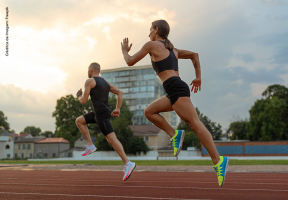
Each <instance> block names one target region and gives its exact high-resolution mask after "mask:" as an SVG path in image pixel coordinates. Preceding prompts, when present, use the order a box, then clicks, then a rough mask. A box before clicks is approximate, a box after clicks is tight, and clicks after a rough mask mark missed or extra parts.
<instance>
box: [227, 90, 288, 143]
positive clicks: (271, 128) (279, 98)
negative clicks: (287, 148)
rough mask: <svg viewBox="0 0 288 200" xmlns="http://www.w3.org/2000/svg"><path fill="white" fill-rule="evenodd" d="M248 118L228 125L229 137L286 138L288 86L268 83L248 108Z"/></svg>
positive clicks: (274, 139) (269, 139)
mask: <svg viewBox="0 0 288 200" xmlns="http://www.w3.org/2000/svg"><path fill="white" fill-rule="evenodd" d="M249 114H250V118H249V119H245V120H237V121H235V122H232V123H231V124H230V126H229V129H228V131H227V132H228V133H231V134H232V136H231V139H232V140H235V139H248V140H251V141H276V140H288V88H287V87H285V86H283V85H278V84H274V85H270V86H268V87H267V89H266V90H265V91H264V92H263V93H262V98H261V99H258V100H256V101H255V102H254V105H253V106H252V107H251V109H250V110H249Z"/></svg>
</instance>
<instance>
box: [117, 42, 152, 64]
mask: <svg viewBox="0 0 288 200" xmlns="http://www.w3.org/2000/svg"><path fill="white" fill-rule="evenodd" d="M151 45H152V44H151V42H147V43H146V44H144V46H143V47H142V48H141V50H140V51H138V52H137V53H136V54H134V55H133V56H130V55H129V54H128V52H129V51H130V49H131V47H132V44H130V45H129V40H128V38H125V39H123V43H122V42H121V47H122V53H123V56H124V60H125V61H126V63H127V65H128V66H133V65H135V64H136V63H137V62H138V61H140V60H141V59H142V58H144V57H145V56H146V55H147V54H148V53H149V52H150V50H151Z"/></svg>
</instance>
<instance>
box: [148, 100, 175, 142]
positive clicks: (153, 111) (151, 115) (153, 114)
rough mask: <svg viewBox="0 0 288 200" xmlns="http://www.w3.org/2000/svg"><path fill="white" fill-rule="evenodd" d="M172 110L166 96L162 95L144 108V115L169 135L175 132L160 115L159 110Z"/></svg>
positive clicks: (171, 135)
mask: <svg viewBox="0 0 288 200" xmlns="http://www.w3.org/2000/svg"><path fill="white" fill-rule="evenodd" d="M169 111H173V108H172V106H171V103H170V101H169V99H168V98H167V97H166V96H163V97H161V98H159V99H157V100H156V101H153V102H152V103H151V104H150V105H149V106H148V107H147V108H146V109H145V117H146V118H147V119H148V120H149V121H151V122H152V123H153V124H154V125H155V126H157V127H158V128H160V129H162V130H163V131H165V132H166V133H167V134H168V135H169V136H170V137H173V135H174V134H175V129H174V128H172V126H171V125H170V124H168V122H167V121H166V120H165V118H164V117H163V116H162V115H160V114H159V113H160V112H169Z"/></svg>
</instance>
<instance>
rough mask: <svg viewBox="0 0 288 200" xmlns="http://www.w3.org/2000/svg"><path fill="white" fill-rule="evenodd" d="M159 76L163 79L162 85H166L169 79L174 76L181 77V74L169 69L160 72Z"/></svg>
mask: <svg viewBox="0 0 288 200" xmlns="http://www.w3.org/2000/svg"><path fill="white" fill-rule="evenodd" d="M157 75H158V76H159V78H160V79H161V81H162V83H164V81H166V80H167V79H168V78H170V77H172V76H179V72H178V71H175V70H174V69H169V70H165V71H163V72H160V73H158V74H157Z"/></svg>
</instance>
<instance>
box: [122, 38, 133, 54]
mask: <svg viewBox="0 0 288 200" xmlns="http://www.w3.org/2000/svg"><path fill="white" fill-rule="evenodd" d="M121 47H122V52H123V51H127V52H129V51H130V49H131V47H132V43H131V44H130V46H129V39H128V38H124V39H123V43H122V42H121Z"/></svg>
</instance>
